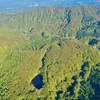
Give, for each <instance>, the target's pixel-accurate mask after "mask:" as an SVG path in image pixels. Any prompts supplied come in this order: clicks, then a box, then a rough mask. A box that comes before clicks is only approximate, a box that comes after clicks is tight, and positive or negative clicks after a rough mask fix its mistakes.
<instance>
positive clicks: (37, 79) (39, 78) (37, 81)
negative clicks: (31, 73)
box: [31, 74, 43, 89]
mask: <svg viewBox="0 0 100 100" xmlns="http://www.w3.org/2000/svg"><path fill="white" fill-rule="evenodd" d="M31 83H32V84H33V85H34V87H35V88H36V89H41V88H42V86H43V78H42V75H40V74H39V75H37V76H35V78H33V79H32V81H31Z"/></svg>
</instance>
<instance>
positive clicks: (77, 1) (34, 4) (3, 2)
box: [0, 0, 100, 13]
mask: <svg viewBox="0 0 100 100" xmlns="http://www.w3.org/2000/svg"><path fill="white" fill-rule="evenodd" d="M83 5H93V6H100V0H88V1H87V0H49V1H47V0H41V1H40V0H0V12H6V13H18V12H25V11H28V10H33V9H36V8H40V7H46V6H65V7H66V6H83Z"/></svg>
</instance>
